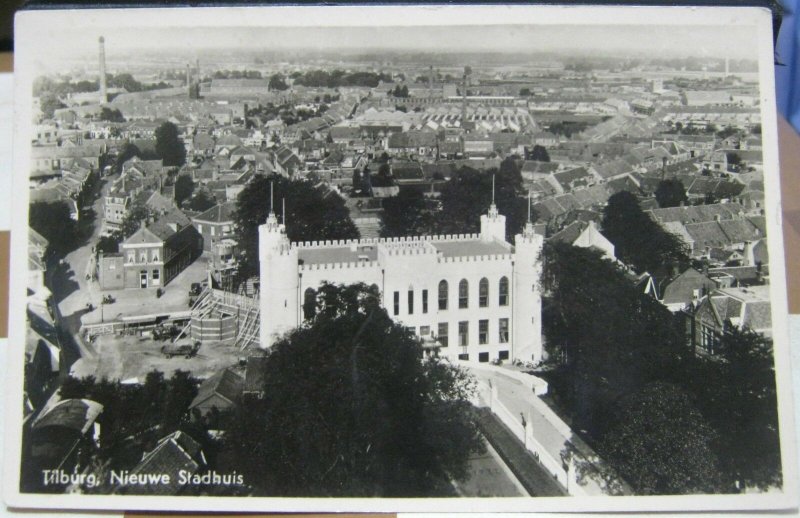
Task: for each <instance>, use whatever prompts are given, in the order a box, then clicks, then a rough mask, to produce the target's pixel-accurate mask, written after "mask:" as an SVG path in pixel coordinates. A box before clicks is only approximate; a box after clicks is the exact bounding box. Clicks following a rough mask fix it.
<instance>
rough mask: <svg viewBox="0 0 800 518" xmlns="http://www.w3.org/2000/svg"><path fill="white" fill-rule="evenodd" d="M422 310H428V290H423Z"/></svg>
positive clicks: (424, 311) (425, 311)
mask: <svg viewBox="0 0 800 518" xmlns="http://www.w3.org/2000/svg"><path fill="white" fill-rule="evenodd" d="M422 312H423V313H427V312H428V290H422Z"/></svg>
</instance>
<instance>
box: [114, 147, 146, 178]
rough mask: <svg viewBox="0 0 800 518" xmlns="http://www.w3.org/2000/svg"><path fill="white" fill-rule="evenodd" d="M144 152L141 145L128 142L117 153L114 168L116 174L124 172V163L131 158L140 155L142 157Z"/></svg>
mask: <svg viewBox="0 0 800 518" xmlns="http://www.w3.org/2000/svg"><path fill="white" fill-rule="evenodd" d="M141 155H142V152H141V151H140V150H139V147H138V146H136V144H131V143H130V142H126V143H125V144H124V145H123V146H122V149H121V150H120V151H119V153H118V154H117V160H116V162H115V163H114V169H115V172H116V174H120V173H122V165H123V164H124V163H125V162H127V161H128V160H130V159H131V158H133V157H135V156H138V157H139V158H141Z"/></svg>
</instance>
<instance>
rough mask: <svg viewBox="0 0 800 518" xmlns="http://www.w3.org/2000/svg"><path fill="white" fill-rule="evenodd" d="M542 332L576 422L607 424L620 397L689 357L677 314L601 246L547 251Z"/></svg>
mask: <svg viewBox="0 0 800 518" xmlns="http://www.w3.org/2000/svg"><path fill="white" fill-rule="evenodd" d="M541 282H542V287H543V291H544V293H545V294H546V295H545V298H544V300H543V302H542V331H543V333H544V336H545V337H546V338H547V340H546V343H547V347H548V354H549V356H550V357H551V359H552V360H553V361H554V362H555V363H556V364H557V369H556V371H555V372H554V373H553V375H552V377H551V378H549V379H548V381H550V382H551V386H552V387H553V393H554V394H555V395H556V396H557V397H558V400H559V404H560V405H562V406H563V408H564V409H565V410H566V411H567V413H568V414H569V415H570V416H571V417H572V419H573V421H574V424H575V427H576V428H578V429H583V430H586V431H587V432H588V433H589V434H590V435H591V436H592V437H595V438H598V437H601V436H602V434H603V432H604V431H605V430H606V429H607V427H608V425H609V424H610V422H609V414H610V411H611V408H612V406H613V404H614V402H615V401H617V400H618V399H619V397H621V396H623V395H625V394H630V393H633V392H635V391H636V390H639V389H640V388H642V387H643V386H644V385H645V384H647V383H651V382H654V381H659V380H664V379H667V376H669V375H670V374H673V373H675V372H676V371H677V370H678V366H679V365H680V363H681V361H682V360H683V359H684V357H685V355H686V348H685V345H684V339H683V336H682V334H681V332H680V329H679V327H678V325H677V323H676V321H675V319H674V317H673V315H672V313H670V312H669V310H667V309H666V308H665V307H664V306H663V305H662V304H660V303H659V302H658V301H657V300H655V299H654V298H652V297H650V296H647V295H645V294H643V293H642V292H641V291H640V290H638V289H637V288H635V287H634V284H633V283H632V282H631V281H630V279H629V278H628V277H627V276H626V274H625V273H624V272H623V271H622V269H621V268H620V267H619V266H618V265H617V264H616V263H612V262H611V261H608V260H606V259H604V258H603V257H602V256H601V253H600V252H599V251H597V250H593V249H586V248H579V247H575V246H571V245H569V244H566V243H552V244H547V245H546V246H545V248H544V266H543V272H542V281H541Z"/></svg>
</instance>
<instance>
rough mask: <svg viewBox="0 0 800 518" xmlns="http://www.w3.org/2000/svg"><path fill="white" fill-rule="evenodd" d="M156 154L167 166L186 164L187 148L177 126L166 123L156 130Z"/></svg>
mask: <svg viewBox="0 0 800 518" xmlns="http://www.w3.org/2000/svg"><path fill="white" fill-rule="evenodd" d="M156 153H157V154H158V156H159V157H160V158H161V159H162V160H163V161H164V165H165V166H181V165H183V164H185V163H186V146H185V145H184V144H183V141H182V140H181V138H180V135H179V134H178V127H177V126H175V124H173V123H171V122H165V123H163V124H162V125H161V126H159V127H158V128H156Z"/></svg>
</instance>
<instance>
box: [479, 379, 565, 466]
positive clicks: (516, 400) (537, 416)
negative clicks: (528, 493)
mask: <svg viewBox="0 0 800 518" xmlns="http://www.w3.org/2000/svg"><path fill="white" fill-rule="evenodd" d="M471 372H472V374H473V375H474V376H475V377H476V378H477V379H478V380H480V381H482V382H484V383H487V384H488V383H491V384H492V385H494V386H495V387H497V398H498V399H499V400H500V402H501V403H502V404H503V405H504V406H505V407H506V408H507V409H508V410H509V411H510V412H511V414H512V415H514V416H524V417H525V420H526V421H529V423H528V425H529V426H531V427H532V431H533V436H534V438H535V439H536V440H537V441H538V442H539V444H541V445H542V447H544V448H545V450H547V452H549V454H550V456H551V457H552V458H554V459H559V458H561V452H562V451H563V450H564V448H565V447H566V445H567V443H568V442H569V441H570V440H571V439H572V437H571V435H565V434H564V433H563V431H562V430H559V429H557V428H556V427H554V426H553V425H552V424H551V423H550V421H548V420H547V419H546V418H545V416H544V415H542V413H541V412H539V411H538V410H537V409H536V408H535V407H534V406H533V403H532V402H533V400H534V399H536V398H538V396H537V395H536V394H534V393H533V391H531V390H530V389H529V388H528V387H526V386H525V385H523V384H522V383H520V382H519V381H517V380H515V379H512V378H509V377H508V376H504V375H502V374H500V373H496V372H487V371H480V370H477V369H473V370H472V371H471ZM520 419H521V417H520Z"/></svg>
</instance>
